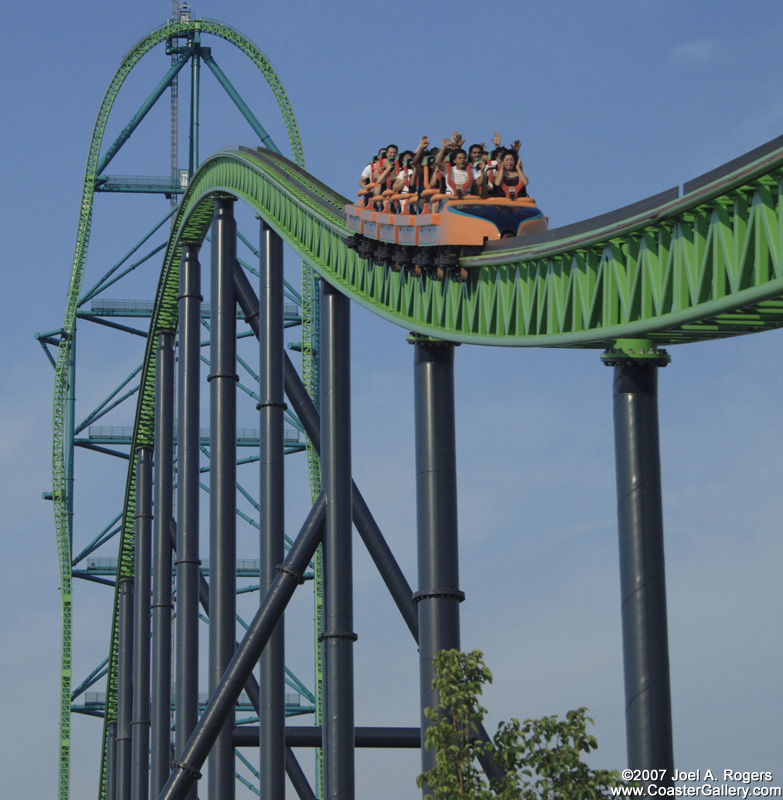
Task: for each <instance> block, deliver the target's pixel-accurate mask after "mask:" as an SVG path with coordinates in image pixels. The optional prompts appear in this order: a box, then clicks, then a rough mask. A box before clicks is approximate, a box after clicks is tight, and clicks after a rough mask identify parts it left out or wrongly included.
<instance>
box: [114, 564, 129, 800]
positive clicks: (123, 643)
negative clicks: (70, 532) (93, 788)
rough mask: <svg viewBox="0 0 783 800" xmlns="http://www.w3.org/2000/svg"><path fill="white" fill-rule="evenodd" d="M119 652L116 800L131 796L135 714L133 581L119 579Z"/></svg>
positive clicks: (127, 798) (126, 798) (126, 799)
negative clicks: (132, 717)
mask: <svg viewBox="0 0 783 800" xmlns="http://www.w3.org/2000/svg"><path fill="white" fill-rule="evenodd" d="M118 616H119V619H118V628H119V645H118V651H117V659H118V660H117V737H116V739H115V741H116V743H117V749H116V753H117V757H116V762H115V763H116V776H117V784H116V786H117V794H116V797H117V800H130V796H131V716H132V713H133V581H132V580H131V579H129V578H125V579H123V580H121V581H120V603H119V614H118Z"/></svg>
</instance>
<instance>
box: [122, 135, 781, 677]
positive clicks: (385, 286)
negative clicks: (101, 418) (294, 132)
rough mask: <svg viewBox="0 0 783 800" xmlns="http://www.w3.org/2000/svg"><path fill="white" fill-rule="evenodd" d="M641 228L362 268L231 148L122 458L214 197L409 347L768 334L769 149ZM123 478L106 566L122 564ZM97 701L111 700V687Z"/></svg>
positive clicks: (328, 221)
mask: <svg viewBox="0 0 783 800" xmlns="http://www.w3.org/2000/svg"><path fill="white" fill-rule="evenodd" d="M776 144H777V145H778V146H777V147H775V148H773V149H772V151H771V152H767V153H766V154H765V155H763V156H761V157H760V158H758V159H755V160H752V161H750V162H749V163H746V164H744V165H743V166H742V167H741V168H739V169H737V170H735V171H733V172H730V173H729V174H728V175H722V176H721V177H719V178H717V179H715V180H714V181H711V182H709V183H708V184H706V185H705V186H703V187H701V188H699V189H698V190H696V191H693V192H690V193H686V194H685V195H684V196H683V197H682V198H678V199H677V200H676V201H669V202H666V203H664V204H663V205H661V206H659V207H657V208H654V209H652V210H648V211H645V212H644V213H643V214H641V215H638V214H637V215H634V216H631V217H629V218H627V219H625V220H623V221H621V222H619V223H615V224H611V225H609V226H603V227H598V228H596V229H592V230H590V231H589V232H587V233H585V234H582V235H567V236H565V237H563V238H557V232H552V233H551V234H550V235H549V236H550V237H551V238H549V239H548V240H547V241H546V242H539V243H537V244H532V245H528V246H517V247H513V248H510V249H504V250H497V251H494V252H492V253H485V254H483V255H481V256H479V257H476V258H472V259H470V260H466V263H469V264H471V266H473V267H474V269H473V271H472V272H471V277H470V280H469V281H467V282H465V283H458V282H455V281H450V280H448V279H446V280H444V281H434V280H430V279H429V278H426V277H424V278H416V277H412V276H411V275H409V274H407V273H405V272H394V271H392V270H391V269H390V268H388V267H381V266H377V265H373V264H372V263H370V262H368V261H364V260H362V259H360V258H359V257H358V256H357V255H356V253H355V252H354V251H352V250H350V249H349V248H348V247H347V246H346V243H345V240H346V238H347V236H348V232H347V230H346V228H345V225H344V219H343V215H342V211H341V209H342V206H343V204H344V203H345V199H344V198H342V197H340V196H339V195H338V194H336V193H334V192H332V191H331V190H330V189H328V187H326V186H324V185H323V184H321V183H320V182H319V181H317V180H315V179H314V178H312V177H311V176H310V175H308V174H307V173H306V172H304V170H301V169H300V168H298V167H296V166H295V165H294V164H292V163H291V162H289V161H288V160H287V159H284V158H282V157H281V156H278V155H276V154H274V153H271V152H269V151H265V150H264V151H253V150H249V149H244V148H240V149H239V150H231V151H224V152H220V153H217V154H216V155H214V156H212V157H211V158H209V159H207V160H206V161H205V162H204V163H203V164H202V166H201V168H200V169H199V171H198V172H197V173H196V175H195V176H194V177H193V180H192V181H191V183H190V186H189V187H188V190H187V192H186V194H185V197H184V199H183V202H182V204H181V206H180V209H179V211H178V213H177V216H176V219H175V222H174V226H173V228H172V233H171V237H170V240H169V244H168V248H167V251H166V257H165V261H164V266H163V270H162V273H161V277H160V281H159V284H158V289H157V293H156V298H155V305H154V311H153V316H152V320H151V324H150V336H149V338H148V342H147V350H146V354H145V359H144V367H143V374H142V379H141V391H140V396H139V403H138V407H137V412H136V420H135V425H134V436H133V450H134V451H135V450H136V449H137V448H138V447H142V446H144V447H151V446H152V441H153V427H154V393H155V385H154V376H155V348H154V341H155V335H157V334H158V333H162V332H165V331H173V330H175V329H176V326H177V299H176V298H177V291H178V278H179V276H178V269H179V261H180V254H181V248H182V245H183V244H184V243H201V242H202V241H203V239H204V237H205V236H206V234H207V230H208V228H209V225H210V223H211V220H212V216H213V201H214V198H215V197H216V196H220V195H226V194H230V195H232V196H234V197H236V198H239V199H241V200H244V201H245V202H246V203H247V204H249V206H250V207H251V208H252V209H253V210H254V211H255V212H256V213H257V214H259V216H261V217H262V218H263V219H264V220H265V222H266V223H267V224H268V225H270V226H271V227H272V228H273V229H274V230H275V231H276V232H277V233H278V234H279V235H280V236H281V237H283V239H284V240H285V241H286V242H287V243H288V244H289V245H290V246H291V247H292V248H293V249H294V250H295V251H296V252H297V254H298V255H300V256H301V257H302V258H303V259H305V260H306V261H307V262H308V263H309V264H311V265H312V266H313V268H314V269H315V270H316V271H317V272H318V273H319V274H320V275H321V276H322V277H323V278H324V279H326V280H327V281H329V282H330V283H333V284H335V285H337V286H339V287H340V288H341V289H342V290H343V291H344V292H345V293H346V294H347V295H349V296H350V298H351V299H352V300H354V301H355V302H357V303H360V304H361V305H363V306H365V307H367V308H369V309H371V310H372V311H373V312H375V313H376V314H378V315H380V316H382V317H385V318H386V319H388V320H390V321H392V322H394V323H396V324H398V325H400V326H403V327H405V328H407V329H409V330H411V331H413V332H415V333H416V334H420V335H424V336H432V337H437V338H440V339H447V340H450V341H456V342H465V343H474V344H494V345H506V346H523V347H572V348H601V347H611V346H613V345H614V344H616V343H617V342H621V341H623V340H639V339H642V340H647V341H649V342H650V343H651V346H653V347H658V346H660V345H664V344H672V343H680V342H688V341H696V340H703V339H713V338H722V337H727V336H734V335H740V334H747V333H752V332H756V331H761V330H765V329H772V328H779V327H783V261H782V260H781V256H783V146H781V144H783V143H776ZM134 488H135V463H134V461H133V460H131V462H130V465H129V471H128V481H127V488H126V499H125V509H124V519H125V524H124V526H123V538H122V541H121V554H122V555H121V558H122V559H123V562H124V563H125V565H126V567H125V568H126V569H132V563H133V519H134V514H135V491H134ZM111 691H116V686H114V685H113V684H111Z"/></svg>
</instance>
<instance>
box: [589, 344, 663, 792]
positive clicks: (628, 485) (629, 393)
mask: <svg viewBox="0 0 783 800" xmlns="http://www.w3.org/2000/svg"><path fill="white" fill-rule="evenodd" d="M603 360H604V363H606V364H608V365H610V366H613V367H614V391H613V394H614V436H615V459H616V471H617V522H618V529H619V539H620V590H621V594H622V626H623V663H624V672H625V704H626V707H625V724H626V733H627V747H628V766H629V767H631V768H632V769H665V770H666V771H667V772H666V774H667V780H666V781H656V783H660V784H664V783H665V784H666V785H672V782H671V775H672V772H673V769H674V755H673V745H672V719H671V692H670V686H669V641H668V631H667V616H666V578H665V568H664V551H663V507H662V500H661V456H660V450H659V444H658V367H659V366H665V365H666V364H667V363H668V361H669V358H668V356H667V354H666V353H665V351H658V350H656V349H655V347H654V345H653V343H652V342H646V341H641V340H639V341H631V340H626V341H621V342H618V343H617V346H616V348H615V349H613V350H611V351H608V352H607V353H606V354H604V356H603Z"/></svg>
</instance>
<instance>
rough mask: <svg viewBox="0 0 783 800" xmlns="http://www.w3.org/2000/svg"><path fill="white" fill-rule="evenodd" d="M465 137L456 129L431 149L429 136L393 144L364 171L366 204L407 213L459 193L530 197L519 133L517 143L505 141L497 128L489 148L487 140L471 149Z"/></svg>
mask: <svg viewBox="0 0 783 800" xmlns="http://www.w3.org/2000/svg"><path fill="white" fill-rule="evenodd" d="M464 142H465V140H464V139H463V138H462V136H461V135H460V133H459V131H454V133H452V135H451V139H445V138H444V139H443V142H442V145H441V147H440V149H438V148H437V147H433V148H431V149H428V148H429V145H430V143H429V140H428V139H427V137H426V136H422V137H421V141H420V142H419V146H418V147H417V148H416V150H415V151H413V150H404V151H403V152H402V153H400V152H399V149H398V147H397V145H395V144H390V145H388V147H385V148H383V149H382V150H380V151H379V153H378V155H377V156H373V159H372V161H371V162H370V163H369V164H368V165H367V166H366V167H365V168H364V170H363V171H362V174H361V177H360V179H359V186H360V187H361V191H360V192H359V193H358V194H359V196H360V197H364V204H365V205H370V204H371V203H372V204H373V205H374V206H375V207H378V208H379V209H380V208H382V209H384V210H388V211H392V212H401V213H407V214H418V213H422V214H426V213H430V212H435V211H437V210H439V209H440V208H442V206H443V204H444V203H446V202H448V201H449V200H454V199H463V198H468V199H472V198H475V199H485V198H488V197H498V198H507V199H509V200H517V199H519V198H522V197H527V188H526V187H527V185H528V179H527V176H526V175H525V173H524V170H523V169H522V162H521V161H520V159H519V148H520V142H519V140H518V139H517V140H516V141H515V142H514V144H513V145H512V146H511V147H503V146H502V145H501V143H500V142H501V139H500V134H499V133H496V134H495V135H494V136H493V138H492V144H494V145H495V148H494V149H493V150H492V151H490V152H489V153H487V151H486V150H485V147H484V143H483V142H482V143H481V144H472V145H471V146H470V147H469V148H468V151H467V152H466V151H465V150H464V149H463V147H462V145H463V144H464Z"/></svg>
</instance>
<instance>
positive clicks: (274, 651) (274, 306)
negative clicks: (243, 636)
mask: <svg viewBox="0 0 783 800" xmlns="http://www.w3.org/2000/svg"><path fill="white" fill-rule="evenodd" d="M260 251H261V258H260V265H259V267H260V272H261V277H260V292H259V299H260V309H259V326H260V330H261V336H260V337H259V345H260V367H259V389H258V393H259V398H260V400H259V403H258V409H259V415H260V421H259V439H260V462H259V470H260V494H259V498H260V503H261V512H260V519H259V539H260V559H261V563H260V572H259V583H260V586H261V589H260V592H259V601H261V602H262V601H263V598H264V595H265V594H266V593H267V591H268V590H269V589H270V587H271V586H272V582H273V581H274V579H275V568H276V567H278V566H279V565H280V564H282V563H283V560H284V559H285V544H284V542H285V538H284V526H285V514H284V504H285V493H284V490H285V473H284V467H283V459H284V457H285V433H284V427H283V425H284V419H283V412H284V411H285V408H286V405H285V396H284V392H283V367H284V356H285V351H284V346H285V343H284V341H283V331H284V320H283V242H282V240H281V239H280V237H279V236H278V235H277V234H276V233H275V232H274V231H273V230H272V229H271V228H269V226H268V225H266V223H264V222H263V221H262V222H261V245H260ZM259 664H260V667H261V670H260V679H259V689H260V695H259V709H258V718H259V746H260V747H259V750H260V753H259V758H260V764H259V772H260V773H261V777H260V779H259V789H260V792H261V797H262V798H263V799H264V800H285V765H286V751H285V627H284V620H283V619H281V620H280V621H279V622H278V623H277V627H276V628H275V632H274V634H273V635H272V638H271V639H270V640H269V644H267V646H266V647H265V648H264V652H263V653H262V654H261V658H260V660H259Z"/></svg>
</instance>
